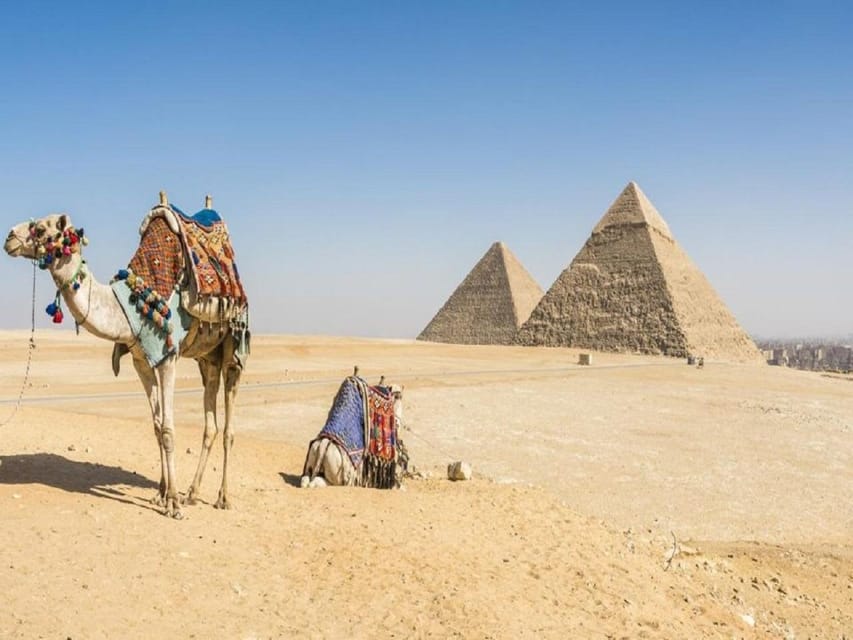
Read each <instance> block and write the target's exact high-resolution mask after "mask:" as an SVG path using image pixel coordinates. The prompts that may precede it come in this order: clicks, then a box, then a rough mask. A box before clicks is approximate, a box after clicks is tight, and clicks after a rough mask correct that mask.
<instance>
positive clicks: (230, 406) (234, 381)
mask: <svg viewBox="0 0 853 640" xmlns="http://www.w3.org/2000/svg"><path fill="white" fill-rule="evenodd" d="M234 349H235V344H234V340H231V339H227V340H226V341H225V348H224V349H223V354H222V362H223V368H224V374H225V432H224V433H223V434H222V446H223V451H224V453H223V461H222V485H221V486H220V487H219V496H218V497H217V498H216V503H215V504H214V505H213V506H214V507H216V508H217V509H230V508H231V502H230V501H229V500H228V458H229V457H230V454H231V446H232V445H233V444H234V432H233V430H232V420H231V418H232V415H233V410H234V403H235V401H236V400H237V387H238V386H239V385H240V375H241V374H242V372H243V368H242V367H241V366H240V365H239V363H238V362H237V358H236V357H235V355H234Z"/></svg>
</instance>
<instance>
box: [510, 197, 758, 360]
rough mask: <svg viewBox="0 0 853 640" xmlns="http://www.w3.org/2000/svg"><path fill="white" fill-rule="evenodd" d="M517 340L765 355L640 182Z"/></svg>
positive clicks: (718, 355) (725, 356) (716, 355)
mask: <svg viewBox="0 0 853 640" xmlns="http://www.w3.org/2000/svg"><path fill="white" fill-rule="evenodd" d="M517 342H518V343H519V344H525V345H546V346H566V347H581V348H585V349H592V350H597V351H622V352H638V353H649V354H663V355H668V356H678V357H683V356H686V355H691V354H692V355H701V356H703V357H706V358H712V359H721V360H735V361H755V362H759V361H761V360H762V358H761V354H760V352H759V351H758V348H757V347H756V346H755V343H754V342H753V341H752V339H751V338H750V337H749V336H748V335H747V334H746V333H745V332H744V331H743V329H741V328H740V326H739V325H738V323H737V321H736V320H735V319H734V317H733V316H732V314H731V313H730V312H729V310H728V309H727V308H726V305H725V304H724V303H723V301H722V300H721V299H720V298H719V296H718V295H717V294H716V292H715V291H714V289H713V288H712V287H711V285H710V283H709V282H708V280H707V279H706V278H705V276H704V275H702V272H701V271H699V269H698V268H697V267H696V265H694V264H693V262H692V261H691V260H690V258H689V257H688V256H687V254H686V253H685V252H684V251H683V250H682V249H681V247H680V246H679V245H678V243H677V242H676V241H675V239H674V238H673V237H672V234H671V233H670V230H669V227H668V226H667V224H666V222H665V221H664V219H663V218H662V217H661V215H660V214H659V213H658V212H657V209H655V207H654V205H652V203H651V202H649V200H648V198H646V196H645V194H644V193H643V192H642V191H641V190H640V187H638V186H637V185H636V183H634V182H631V183H629V184H628V186H627V187H625V190H624V191H622V193H621V194H620V195H619V197H618V198H616V201H615V202H614V203H613V204H612V205H611V207H610V208H609V209H608V210H607V213H605V214H604V217H602V218H601V220H600V221H599V223H598V224H597V225H595V228H594V229H593V230H592V235H591V236H590V237H589V239H588V240H587V241H586V244H585V245H584V246H583V248H582V249H581V250H580V252H579V253H578V254H577V256H575V259H574V260H572V263H571V264H570V265H569V267H568V268H567V269H565V270H564V271H563V273H561V274H560V277H559V278H557V280H556V281H555V282H554V284H553V285H552V286H551V288H550V289H549V290H548V292H547V293H546V294H545V296H544V297H543V298H542V300H541V301H540V302H539V304H538V305H537V306H536V309H534V310H533V313H531V315H530V318H529V319H528V320H527V322H525V324H524V325H523V326H522V327H521V329H520V330H519V333H518V337H517Z"/></svg>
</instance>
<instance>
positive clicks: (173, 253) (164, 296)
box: [112, 203, 248, 367]
mask: <svg viewBox="0 0 853 640" xmlns="http://www.w3.org/2000/svg"><path fill="white" fill-rule="evenodd" d="M139 235H140V236H141V237H140V242H139V247H138V248H137V250H136V253H135V254H134V255H133V257H132V258H131V260H130V262H129V263H128V268H127V269H121V270H119V272H118V274H117V275H116V277H115V278H114V279H113V285H112V286H113V290H114V292H115V294H116V297H117V299H118V300H119V302H120V303H121V304H122V306H123V307H124V309H125V313H126V314H127V315H128V318H129V319H130V320H131V324H132V326H134V327H137V325H138V329H139V331H137V330H136V329H135V330H134V333H135V335H137V337H138V339H139V342H140V343H141V344H142V346H143V349H144V350H145V352H146V356H147V357H148V360H149V362H150V363H151V364H152V366H156V364H157V363H159V362H160V361H162V359H163V358H165V357H166V356H167V355H169V354H170V353H172V352H173V351H174V349H175V346H176V345H177V344H178V343H179V342H180V339H181V338H183V336H184V335H185V334H186V331H181V328H182V327H183V328H186V327H188V325H189V319H188V318H185V317H184V316H190V317H194V318H197V319H199V320H201V321H202V322H209V323H221V324H224V323H230V324H231V325H232V328H234V329H236V330H238V331H239V332H241V336H243V337H242V338H241V345H242V341H245V347H244V348H243V353H248V299H247V297H246V292H245V290H244V289H243V284H242V283H241V281H240V274H239V272H238V270H237V264H236V262H235V260H234V249H233V247H232V246H231V239H230V236H229V234H228V228H227V227H226V226H225V222H224V221H223V220H222V218H221V217H220V216H219V214H218V213H217V212H216V211H214V210H213V209H209V208H206V209H202V210H201V211H199V212H198V213H197V214H195V215H193V216H189V215H187V214H185V213H184V212H183V211H181V210H180V209H179V208H178V207H176V206H174V205H171V204H165V203H163V204H160V205H157V206H155V207H154V208H153V209H151V211H150V212H149V213H148V215H147V216H146V217H145V219H144V220H143V221H142V225H141V226H140V228H139ZM173 313H178V315H179V316H180V317H179V318H175V320H180V322H179V324H180V326H178V323H176V322H174V321H173ZM190 319H191V318H190ZM135 321H139V322H136V323H135ZM143 337H145V338H146V339H143ZM149 343H150V345H151V346H150V347H147V346H146V344H149ZM238 351H239V350H238ZM114 361H115V358H114ZM114 367H115V364H114Z"/></svg>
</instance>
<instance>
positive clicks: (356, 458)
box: [318, 378, 366, 469]
mask: <svg viewBox="0 0 853 640" xmlns="http://www.w3.org/2000/svg"><path fill="white" fill-rule="evenodd" d="M365 386H366V385H365ZM318 437H319V438H328V439H329V440H332V441H333V442H335V443H337V444H338V445H339V446H340V447H342V448H343V449H344V451H346V452H347V455H349V457H350V460H352V464H353V466H354V467H355V468H356V469H361V463H362V460H363V459H364V400H363V399H362V397H361V392H360V390H359V388H358V384H357V383H356V382H355V380H353V379H352V378H347V379H346V380H344V381H343V383H342V384H341V388H340V389H338V394H337V395H336V396H335V400H334V402H332V408H331V409H329V417H328V418H326V425H325V426H324V427H323V429H322V430H321V431H320V434H319V436H318Z"/></svg>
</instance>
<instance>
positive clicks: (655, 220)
mask: <svg viewBox="0 0 853 640" xmlns="http://www.w3.org/2000/svg"><path fill="white" fill-rule="evenodd" d="M636 224H646V225H648V226H649V227H651V228H653V229H655V230H656V231H658V232H660V233H661V234H663V235H664V236H665V237H667V238H669V239H672V233H671V232H670V230H669V226H668V225H667V224H666V221H665V220H664V219H663V217H662V216H661V215H660V213H658V210H657V209H655V206H654V205H653V204H652V203H651V201H650V200H649V199H648V198H647V197H646V194H645V193H643V190H642V189H640V185H638V184H637V183H636V182H634V181H633V180H631V181H630V182H629V183H628V184H627V185H626V186H625V188H624V189H623V190H622V193H620V194H619V197H618V198H616V200H614V201H613V204H612V205H610V208H609V209H608V210H607V212H606V213H605V214H604V216H602V218H601V220H599V221H598V224H597V225H595V228H594V229H593V230H592V232H593V233H599V232H601V231H603V230H604V229H606V228H607V227H619V226H631V225H636Z"/></svg>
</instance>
